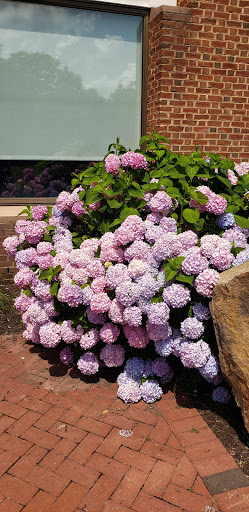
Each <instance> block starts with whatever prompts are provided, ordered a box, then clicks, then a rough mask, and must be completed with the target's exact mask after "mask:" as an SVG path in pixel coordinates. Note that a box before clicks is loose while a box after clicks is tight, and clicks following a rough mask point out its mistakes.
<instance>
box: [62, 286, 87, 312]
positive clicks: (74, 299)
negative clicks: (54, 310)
mask: <svg viewBox="0 0 249 512" xmlns="http://www.w3.org/2000/svg"><path fill="white" fill-rule="evenodd" d="M82 298H83V293H82V289H81V288H80V286H78V285H77V284H71V285H70V284H68V285H65V286H61V287H60V289H59V291H58V294H57V299H58V300H59V301H60V302H66V303H67V304H68V305H69V306H70V307H71V308H76V307H77V306H79V304H81V303H82Z"/></svg>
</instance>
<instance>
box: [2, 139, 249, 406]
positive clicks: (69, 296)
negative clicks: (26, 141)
mask: <svg viewBox="0 0 249 512" xmlns="http://www.w3.org/2000/svg"><path fill="white" fill-rule="evenodd" d="M140 143H141V144H142V145H144V146H145V149H144V150H136V151H135V152H133V151H128V152H127V150H126V148H124V147H123V146H122V145H121V144H120V143H119V140H118V139H117V142H116V143H115V144H112V145H111V146H110V147H109V150H108V151H109V152H108V154H107V156H106V158H105V159H104V160H103V161H102V162H99V163H97V164H95V165H93V166H92V167H90V168H88V169H87V170H86V171H84V172H82V173H78V174H77V175H76V177H75V178H74V179H73V181H72V192H71V193H69V192H66V191H63V192H61V193H60V194H59V196H58V198H57V201H56V206H55V207H54V208H47V207H45V206H36V207H33V208H32V209H31V208H30V207H27V209H26V210H24V213H26V214H27V215H28V217H29V220H19V221H18V222H17V224H16V228H15V229H16V233H17V236H15V237H9V238H7V239H6V240H5V242H4V246H5V248H6V250H7V252H8V254H10V255H12V256H15V259H16V264H17V266H18V268H19V272H18V273H17V275H16V276H15V282H16V284H17V285H18V286H19V287H20V288H21V289H22V291H21V295H20V297H18V298H17V299H16V307H17V309H18V310H19V311H22V312H23V317H22V318H23V322H24V323H25V324H26V330H25V331H24V337H25V338H26V339H28V340H31V341H32V342H33V343H41V344H42V345H44V346H45V347H56V346H58V345H59V344H60V346H61V348H62V350H61V353H60V358H61V361H62V362H64V363H65V364H72V363H73V361H74V360H75V361H76V360H77V366H78V368H79V369H80V371H81V372H82V373H83V374H84V375H91V374H94V373H96V372H97V371H98V369H99V366H107V367H122V368H123V365H124V364H125V366H124V371H123V373H121V374H120V376H119V377H118V384H119V390H118V396H119V397H120V398H122V399H123V400H124V401H125V402H136V401H138V400H140V399H141V398H142V399H143V400H145V401H146V402H148V403H152V402H153V401H155V400H156V399H159V398H160V396H161V394H162V389H161V387H160V385H159V383H158V381H159V382H161V383H162V384H165V383H167V382H169V381H170V380H171V378H172V376H173V370H172V367H173V366H174V367H175V368H176V371H177V372H179V371H180V370H179V364H178V361H179V360H180V361H181V363H182V364H183V366H184V367H185V368H187V369H191V371H192V372H194V373H195V379H196V378H201V377H204V378H205V379H206V380H207V381H208V382H209V383H210V384H211V385H212V386H213V387H214V386H217V385H218V384H220V382H221V381H222V377H221V375H220V372H219V363H218V359H217V347H216V344H215V337H214V332H213V328H212V322H211V317H210V312H209V307H208V303H209V301H210V298H211V296H212V291H213V287H214V286H215V284H216V283H217V281H218V279H219V273H220V272H222V271H223V270H226V269H228V268H230V267H231V265H233V266H234V265H237V264H240V263H242V262H243V261H246V260H248V259H249V246H248V244H247V238H248V236H249V221H248V219H247V217H248V188H249V174H248V171H249V164H247V163H245V162H243V163H241V164H240V165H238V164H234V163H233V162H232V161H231V160H229V159H228V158H225V159H222V158H221V157H220V156H219V155H214V154H207V155H205V156H203V155H202V154H201V153H200V152H199V151H198V150H196V151H195V152H193V153H191V155H189V156H186V155H178V154H175V153H172V152H171V151H170V149H169V148H168V146H167V144H168V140H167V139H166V138H165V137H162V136H160V135H158V134H156V133H154V134H152V136H145V137H143V138H142V139H141V141H140ZM177 358H178V359H177ZM213 398H214V399H215V400H218V401H220V402H222V401H227V400H228V399H229V393H228V391H227V390H226V389H225V388H224V387H223V386H219V387H218V388H216V389H214V390H213Z"/></svg>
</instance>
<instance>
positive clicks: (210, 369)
mask: <svg viewBox="0 0 249 512" xmlns="http://www.w3.org/2000/svg"><path fill="white" fill-rule="evenodd" d="M219 369H220V365H219V361H218V359H217V357H215V356H214V355H213V354H211V355H210V357H209V359H208V360H207V362H206V363H205V364H204V366H202V367H201V368H199V372H200V374H201V375H202V377H204V379H206V380H207V381H208V382H212V383H213V384H219V382H220V381H221V380H222V377H221V376H220V375H219Z"/></svg>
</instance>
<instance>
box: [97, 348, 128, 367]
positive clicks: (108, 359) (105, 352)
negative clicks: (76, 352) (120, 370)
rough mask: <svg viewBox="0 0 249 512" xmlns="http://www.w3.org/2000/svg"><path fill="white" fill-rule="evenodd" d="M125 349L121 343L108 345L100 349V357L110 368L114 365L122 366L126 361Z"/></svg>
mask: <svg viewBox="0 0 249 512" xmlns="http://www.w3.org/2000/svg"><path fill="white" fill-rule="evenodd" d="M124 356H125V351H124V349H123V347H121V345H106V346H105V347H104V348H102V350H101V351H100V359H102V361H104V363H105V365H106V366H108V368H111V367H113V366H115V367H116V366H122V364H123V362H124Z"/></svg>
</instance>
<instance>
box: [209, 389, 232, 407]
mask: <svg viewBox="0 0 249 512" xmlns="http://www.w3.org/2000/svg"><path fill="white" fill-rule="evenodd" d="M230 398H231V393H229V391H227V389H225V388H223V386H219V387H218V388H216V389H214V390H213V393H212V399H213V401H214V402H219V403H220V404H228V402H229V400H230Z"/></svg>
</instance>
